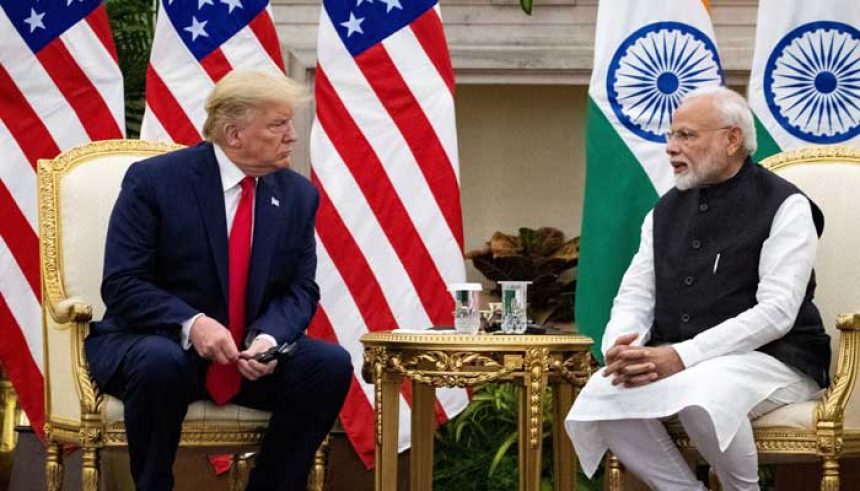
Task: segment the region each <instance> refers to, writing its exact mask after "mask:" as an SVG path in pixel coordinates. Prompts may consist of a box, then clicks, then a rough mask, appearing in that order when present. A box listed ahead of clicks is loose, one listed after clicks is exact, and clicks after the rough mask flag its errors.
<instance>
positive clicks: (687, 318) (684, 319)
mask: <svg viewBox="0 0 860 491" xmlns="http://www.w3.org/2000/svg"><path fill="white" fill-rule="evenodd" d="M681 322H683V323H684V324H687V323H688V322H690V314H681Z"/></svg>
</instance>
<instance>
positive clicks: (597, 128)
mask: <svg viewBox="0 0 860 491" xmlns="http://www.w3.org/2000/svg"><path fill="white" fill-rule="evenodd" d="M596 32H597V35H596V39H595V42H594V69H593V71H592V75H591V85H590V87H589V90H588V95H589V101H588V112H587V118H588V119H587V133H588V135H587V144H586V176H585V203H584V206H583V218H582V240H581V243H580V245H581V249H580V262H579V271H578V273H577V276H578V278H577V289H576V322H577V326H578V328H579V332H580V333H582V334H585V335H587V336H591V337H592V338H594V340H595V355H596V356H598V357H600V353H599V351H600V349H599V348H600V341H601V338H602V336H603V329H604V327H605V326H606V323H607V321H608V320H609V311H610V309H611V306H612V299H613V298H614V297H615V294H616V293H617V291H618V285H619V283H620V282H621V276H622V275H623V274H624V270H625V269H626V268H627V266H628V264H629V263H630V259H631V258H632V257H633V254H634V253H635V252H636V248H637V246H638V244H639V228H640V225H641V224H642V219H643V218H644V217H645V214H646V213H647V212H648V210H650V209H651V208H652V207H653V206H654V204H655V203H656V201H657V198H658V197H659V196H660V195H662V194H663V193H665V192H666V191H668V190H669V189H671V188H672V186H673V185H674V183H673V177H672V168H671V165H670V164H669V159H668V156H667V155H666V153H665V151H664V150H665V144H666V132H667V131H668V130H669V128H670V124H671V118H672V113H673V111H674V110H675V108H677V107H678V104H679V103H680V100H681V98H682V97H683V96H684V95H685V94H687V93H688V92H690V91H691V90H693V89H695V88H697V87H701V86H705V85H719V84H721V83H722V80H723V76H722V68H721V66H720V58H719V55H718V52H717V46H716V43H715V42H714V30H713V26H712V25H711V19H710V17H709V16H708V11H707V8H706V5H705V4H703V3H702V2H701V1H700V0H651V1H642V0H602V1H601V2H600V4H599V8H598V11H597V29H596Z"/></svg>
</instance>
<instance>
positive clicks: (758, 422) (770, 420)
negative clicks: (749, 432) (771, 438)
mask: <svg viewBox="0 0 860 491" xmlns="http://www.w3.org/2000/svg"><path fill="white" fill-rule="evenodd" d="M817 404H818V401H803V402H796V403H794V404H788V405H786V406H782V407H779V408H776V409H774V410H773V411H771V412H769V413H767V414H765V415H764V416H762V417H760V418H756V419H754V420H753V422H752V425H753V428H755V429H764V428H770V427H777V426H778V427H783V428H799V429H805V430H812V429H813V426H812V421H813V417H812V416H813V414H814V413H815V406H816V405H817Z"/></svg>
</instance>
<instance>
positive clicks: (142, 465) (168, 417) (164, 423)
mask: <svg viewBox="0 0 860 491" xmlns="http://www.w3.org/2000/svg"><path fill="white" fill-rule="evenodd" d="M195 384H196V373H195V368H194V364H193V363H192V361H191V360H190V358H189V357H188V355H187V354H186V353H185V351H183V350H182V348H181V347H180V346H179V344H178V343H176V342H175V341H173V340H170V339H167V338H165V337H162V336H155V335H150V336H144V337H142V339H141V340H140V341H138V342H137V343H136V344H135V345H134V346H133V347H132V348H131V349H129V350H128V352H127V353H126V355H125V357H124V358H123V361H122V363H121V364H120V366H119V369H118V370H117V373H116V374H115V375H114V378H113V379H112V380H111V381H110V383H109V384H108V386H107V387H106V391H107V392H108V393H110V394H112V395H114V396H116V397H120V398H122V401H123V404H124V406H125V428H126V435H127V437H128V452H129V457H130V460H131V474H132V477H134V483H135V487H136V488H137V490H138V491H150V490H153V491H155V490H158V491H161V490H172V489H173V459H174V457H175V456H176V448H177V446H178V444H179V434H180V431H181V428H182V420H183V419H184V418H185V413H186V411H187V410H188V403H189V400H190V398H191V397H192V395H193V394H194V390H195Z"/></svg>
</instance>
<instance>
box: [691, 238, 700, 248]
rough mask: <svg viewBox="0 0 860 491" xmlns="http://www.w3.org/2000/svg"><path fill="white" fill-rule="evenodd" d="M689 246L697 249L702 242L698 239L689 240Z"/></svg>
mask: <svg viewBox="0 0 860 491" xmlns="http://www.w3.org/2000/svg"><path fill="white" fill-rule="evenodd" d="M690 247H692V248H693V249H698V248H700V247H702V243H701V242H699V241H698V240H694V241H692V242H690Z"/></svg>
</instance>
